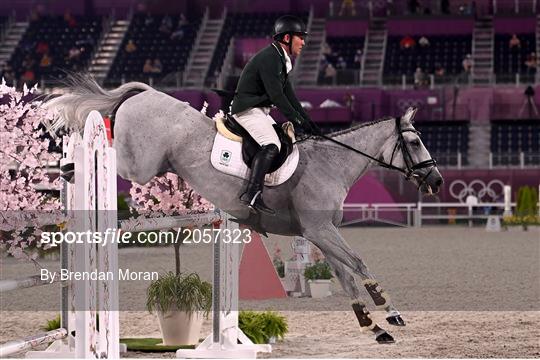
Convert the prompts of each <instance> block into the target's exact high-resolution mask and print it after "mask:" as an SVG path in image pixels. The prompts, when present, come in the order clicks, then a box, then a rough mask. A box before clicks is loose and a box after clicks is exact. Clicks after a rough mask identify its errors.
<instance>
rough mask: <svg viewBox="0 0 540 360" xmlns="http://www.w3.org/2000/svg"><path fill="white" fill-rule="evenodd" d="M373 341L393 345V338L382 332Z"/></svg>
mask: <svg viewBox="0 0 540 360" xmlns="http://www.w3.org/2000/svg"><path fill="white" fill-rule="evenodd" d="M375 340H377V342H378V343H379V344H393V343H395V341H394V338H393V337H392V335H390V334H389V333H387V332H386V331H385V332H383V333H380V334H379V335H377V337H376V338H375Z"/></svg>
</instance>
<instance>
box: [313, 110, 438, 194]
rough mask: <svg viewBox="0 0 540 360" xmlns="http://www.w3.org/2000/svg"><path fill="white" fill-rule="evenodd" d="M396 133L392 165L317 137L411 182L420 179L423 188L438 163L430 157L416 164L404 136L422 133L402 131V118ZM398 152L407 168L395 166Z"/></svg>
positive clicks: (398, 121)
mask: <svg viewBox="0 0 540 360" xmlns="http://www.w3.org/2000/svg"><path fill="white" fill-rule="evenodd" d="M396 132H397V135H398V140H397V141H396V144H395V145H394V149H393V150H392V156H391V157H390V163H386V162H384V161H382V160H379V159H377V158H375V157H373V156H371V155H369V154H366V153H365V152H363V151H361V150H358V149H355V148H354V147H352V146H349V145H347V144H344V143H342V142H341V141H338V140H336V139H333V138H331V137H329V136H326V135H323V134H321V135H317V136H320V137H322V138H323V139H326V140H329V141H331V142H333V143H335V144H338V145H340V146H342V147H344V148H346V149H349V150H351V151H354V152H355V153H357V154H360V155H363V156H365V157H367V158H368V159H370V160H373V161H375V162H377V163H378V164H379V165H380V166H382V167H384V168H387V169H392V170H396V171H399V172H400V173H402V174H403V175H405V178H406V179H407V180H410V179H411V178H412V177H416V178H419V181H418V187H420V186H422V184H424V183H425V181H426V179H427V178H428V176H429V175H430V174H431V173H432V172H433V169H435V167H436V166H437V162H436V161H435V159H433V158H431V157H430V158H429V159H428V160H424V161H421V162H419V163H416V164H415V163H414V161H413V159H412V156H411V153H410V152H409V149H408V148H407V144H406V142H405V139H404V138H403V134H404V133H406V132H413V133H415V134H418V135H420V132H419V131H417V130H416V129H414V128H407V129H402V128H401V117H397V118H396ZM398 150H401V153H402V154H403V162H404V163H405V168H400V167H398V166H395V165H393V162H394V156H395V155H396V154H397V152H398ZM425 168H429V171H428V172H427V173H426V174H425V175H424V176H422V177H420V174H418V170H421V169H425Z"/></svg>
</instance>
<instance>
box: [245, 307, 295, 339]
mask: <svg viewBox="0 0 540 360" xmlns="http://www.w3.org/2000/svg"><path fill="white" fill-rule="evenodd" d="M238 326H239V328H240V330H242V331H243V332H244V334H246V336H247V337H248V338H249V339H250V340H251V341H253V343H255V344H273V343H275V342H276V340H278V339H281V340H283V338H284V336H285V334H286V333H287V331H288V325H287V320H286V319H285V317H283V316H281V315H279V314H278V313H276V312H273V311H265V312H255V311H240V313H239V315H238Z"/></svg>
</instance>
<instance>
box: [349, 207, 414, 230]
mask: <svg viewBox="0 0 540 360" xmlns="http://www.w3.org/2000/svg"><path fill="white" fill-rule="evenodd" d="M415 207H416V204H415V203H395V204H366V203H349V204H345V205H343V212H344V217H345V218H347V217H348V216H347V215H350V214H351V213H352V214H353V215H355V213H356V215H360V217H359V218H357V219H352V220H348V221H345V222H344V223H342V226H347V225H353V224H359V223H363V222H367V221H375V222H380V223H386V224H390V225H398V226H412V224H413V216H414V212H413V210H414V208H415ZM403 211H404V212H405V219H406V220H405V222H403V223H401V222H398V221H395V220H392V219H391V217H392V216H391V215H392V214H393V213H396V212H398V213H402V212H403ZM384 215H390V216H384Z"/></svg>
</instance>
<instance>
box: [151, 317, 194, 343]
mask: <svg viewBox="0 0 540 360" xmlns="http://www.w3.org/2000/svg"><path fill="white" fill-rule="evenodd" d="M158 319H159V328H160V330H161V335H162V337H163V345H196V344H198V343H199V338H200V335H201V327H202V323H203V320H204V312H202V311H196V312H186V311H168V312H166V313H162V312H160V311H158Z"/></svg>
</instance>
